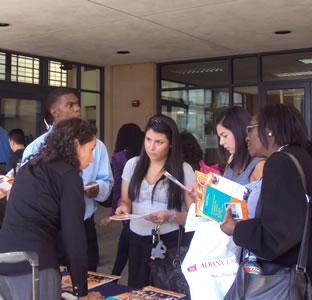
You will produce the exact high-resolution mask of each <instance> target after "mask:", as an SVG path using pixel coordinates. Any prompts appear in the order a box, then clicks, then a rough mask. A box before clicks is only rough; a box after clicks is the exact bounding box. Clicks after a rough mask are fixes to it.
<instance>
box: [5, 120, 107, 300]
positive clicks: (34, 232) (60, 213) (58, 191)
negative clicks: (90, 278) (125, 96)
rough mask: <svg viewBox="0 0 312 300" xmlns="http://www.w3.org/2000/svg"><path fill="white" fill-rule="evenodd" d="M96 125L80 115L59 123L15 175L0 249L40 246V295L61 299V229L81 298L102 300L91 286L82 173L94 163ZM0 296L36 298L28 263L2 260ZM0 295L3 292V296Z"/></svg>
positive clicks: (76, 291) (31, 249)
mask: <svg viewBox="0 0 312 300" xmlns="http://www.w3.org/2000/svg"><path fill="white" fill-rule="evenodd" d="M95 145H96V128H94V127H93V126H91V125H90V124H88V123H87V122H86V121H83V120H81V119H78V118H73V119H68V120H64V121H60V122H58V123H57V124H56V125H55V126H54V128H53V131H52V132H51V133H50V134H49V135H48V136H47V138H46V141H45V143H44V144H42V145H41V147H40V150H39V152H38V153H37V154H36V155H34V156H33V159H32V160H31V161H30V162H29V163H28V164H26V165H24V166H23V167H22V168H20V170H19V172H18V173H17V175H16V177H15V182H14V184H13V186H12V189H11V193H10V197H9V201H8V205H7V208H6V215H5V219H4V224H3V226H2V228H1V231H0V240H1V244H0V253H4V252H12V251H35V252H36V253H37V254H38V255H39V277H40V280H39V290H40V299H51V300H55V299H61V281H60V272H59V269H58V262H57V256H56V241H57V233H58V231H59V230H61V231H62V233H63V238H64V246H65V252H66V256H67V259H68V261H69V266H70V273H71V278H72V283H73V291H74V294H75V295H76V296H78V299H103V297H102V296H101V295H100V294H99V293H91V294H88V290H87V271H88V257H87V242H86V236H85V234H84V232H85V229H84V221H83V217H84V211H85V202H84V196H83V195H84V191H83V183H82V179H81V177H80V172H81V171H82V170H83V169H85V168H86V167H87V166H88V165H89V164H90V163H91V162H93V160H94V158H93V152H92V150H93V149H94V147H95ZM0 295H1V296H2V297H3V298H4V299H32V276H31V268H30V265H29V264H28V263H26V262H25V263H16V264H0ZM0 298H1V297H0Z"/></svg>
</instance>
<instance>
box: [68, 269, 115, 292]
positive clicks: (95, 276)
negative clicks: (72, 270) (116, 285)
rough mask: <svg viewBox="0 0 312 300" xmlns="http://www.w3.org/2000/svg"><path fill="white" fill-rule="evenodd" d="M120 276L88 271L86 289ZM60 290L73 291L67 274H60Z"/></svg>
mask: <svg viewBox="0 0 312 300" xmlns="http://www.w3.org/2000/svg"><path fill="white" fill-rule="evenodd" d="M118 278H120V276H115V275H107V274H103V273H96V272H91V271H89V272H88V290H89V289H91V288H94V287H96V286H99V285H102V284H106V283H108V282H111V281H113V280H116V279H118ZM62 291H68V292H72V291H73V286H72V281H71V277H70V275H69V274H66V275H63V276H62Z"/></svg>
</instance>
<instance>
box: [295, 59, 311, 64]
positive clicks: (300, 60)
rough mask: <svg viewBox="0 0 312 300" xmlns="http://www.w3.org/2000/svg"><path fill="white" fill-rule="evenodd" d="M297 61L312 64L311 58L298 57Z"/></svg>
mask: <svg viewBox="0 0 312 300" xmlns="http://www.w3.org/2000/svg"><path fill="white" fill-rule="evenodd" d="M298 61H299V62H301V63H303V64H305V65H307V64H312V58H303V59H298Z"/></svg>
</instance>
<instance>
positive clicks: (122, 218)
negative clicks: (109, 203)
mask: <svg viewBox="0 0 312 300" xmlns="http://www.w3.org/2000/svg"><path fill="white" fill-rule="evenodd" d="M150 215H151V214H150V213H148V214H143V215H136V214H127V215H113V216H110V217H109V218H110V219H111V220H114V221H126V220H133V219H140V218H146V217H148V216H150Z"/></svg>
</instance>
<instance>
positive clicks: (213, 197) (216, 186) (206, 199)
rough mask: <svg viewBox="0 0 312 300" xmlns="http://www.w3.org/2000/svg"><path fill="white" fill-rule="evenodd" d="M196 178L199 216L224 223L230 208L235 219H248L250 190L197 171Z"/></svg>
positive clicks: (230, 181)
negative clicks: (227, 210)
mask: <svg viewBox="0 0 312 300" xmlns="http://www.w3.org/2000/svg"><path fill="white" fill-rule="evenodd" d="M195 176H196V184H195V188H196V214H197V215H199V216H202V217H205V218H208V219H211V220H214V221H217V222H223V221H224V220H225V219H226V209H227V207H228V206H230V207H231V209H232V214H233V217H234V218H235V219H237V220H238V221H239V220H245V219H248V208H247V200H248V197H249V194H250V192H251V191H250V190H249V189H248V188H246V187H245V186H243V185H241V184H238V183H236V182H234V181H232V180H229V179H227V178H224V177H222V176H220V175H217V174H214V173H208V174H204V173H201V172H199V171H196V172H195Z"/></svg>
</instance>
